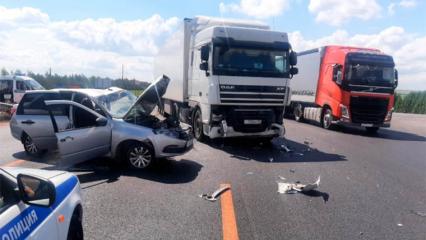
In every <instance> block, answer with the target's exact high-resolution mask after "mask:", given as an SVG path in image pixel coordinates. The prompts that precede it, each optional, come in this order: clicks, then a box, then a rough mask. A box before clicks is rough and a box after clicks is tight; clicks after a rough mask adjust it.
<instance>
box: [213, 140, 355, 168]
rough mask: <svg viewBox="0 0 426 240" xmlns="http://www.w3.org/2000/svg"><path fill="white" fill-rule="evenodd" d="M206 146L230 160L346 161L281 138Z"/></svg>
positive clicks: (220, 142) (340, 156) (222, 141)
mask: <svg viewBox="0 0 426 240" xmlns="http://www.w3.org/2000/svg"><path fill="white" fill-rule="evenodd" d="M207 144H209V145H210V146H211V147H213V148H217V149H221V150H222V151H224V152H227V153H229V154H230V155H231V158H235V159H239V160H255V161H259V162H273V163H283V162H334V161H347V159H346V157H345V156H343V155H339V154H333V153H326V152H322V151H319V150H317V149H314V148H311V147H309V146H307V145H306V144H303V143H299V142H295V141H292V140H284V139H282V138H276V139H274V140H273V141H272V142H270V143H262V142H258V141H255V140H248V139H241V138H233V139H231V138H230V139H219V140H216V141H208V142H207ZM284 146H287V147H288V148H289V149H290V150H291V152H286V151H285V149H284Z"/></svg>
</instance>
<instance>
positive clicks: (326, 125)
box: [323, 111, 331, 128]
mask: <svg viewBox="0 0 426 240" xmlns="http://www.w3.org/2000/svg"><path fill="white" fill-rule="evenodd" d="M323 122H324V128H329V127H330V125H331V114H330V112H329V111H327V112H326V113H325V114H324V119H323Z"/></svg>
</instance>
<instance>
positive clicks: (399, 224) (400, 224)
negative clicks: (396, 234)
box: [396, 223, 404, 227]
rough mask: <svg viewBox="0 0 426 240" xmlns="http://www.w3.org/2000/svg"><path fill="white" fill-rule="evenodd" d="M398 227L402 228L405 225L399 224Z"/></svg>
mask: <svg viewBox="0 0 426 240" xmlns="http://www.w3.org/2000/svg"><path fill="white" fill-rule="evenodd" d="M396 225H397V226H398V227H402V226H404V225H402V223H397V224H396Z"/></svg>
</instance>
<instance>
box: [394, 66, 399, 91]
mask: <svg viewBox="0 0 426 240" xmlns="http://www.w3.org/2000/svg"><path fill="white" fill-rule="evenodd" d="M394 85H395V88H396V87H397V86H398V70H396V69H395V82H394Z"/></svg>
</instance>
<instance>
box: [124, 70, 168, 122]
mask: <svg viewBox="0 0 426 240" xmlns="http://www.w3.org/2000/svg"><path fill="white" fill-rule="evenodd" d="M169 82H170V78H168V77H167V76H166V75H163V76H161V77H159V78H157V79H156V80H155V81H154V82H153V83H151V84H150V85H149V86H148V87H147V88H146V89H145V91H143V93H142V94H141V95H140V96H139V97H138V99H137V100H136V102H135V103H134V104H133V106H132V107H130V108H129V111H127V113H126V114H125V115H124V119H126V118H127V117H128V115H129V114H131V113H132V112H134V111H143V113H144V114H146V115H149V114H151V113H152V111H153V110H154V108H155V107H156V106H157V105H158V104H159V103H161V101H162V100H161V98H162V97H163V95H164V94H165V93H166V90H167V86H168V85H169Z"/></svg>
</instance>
